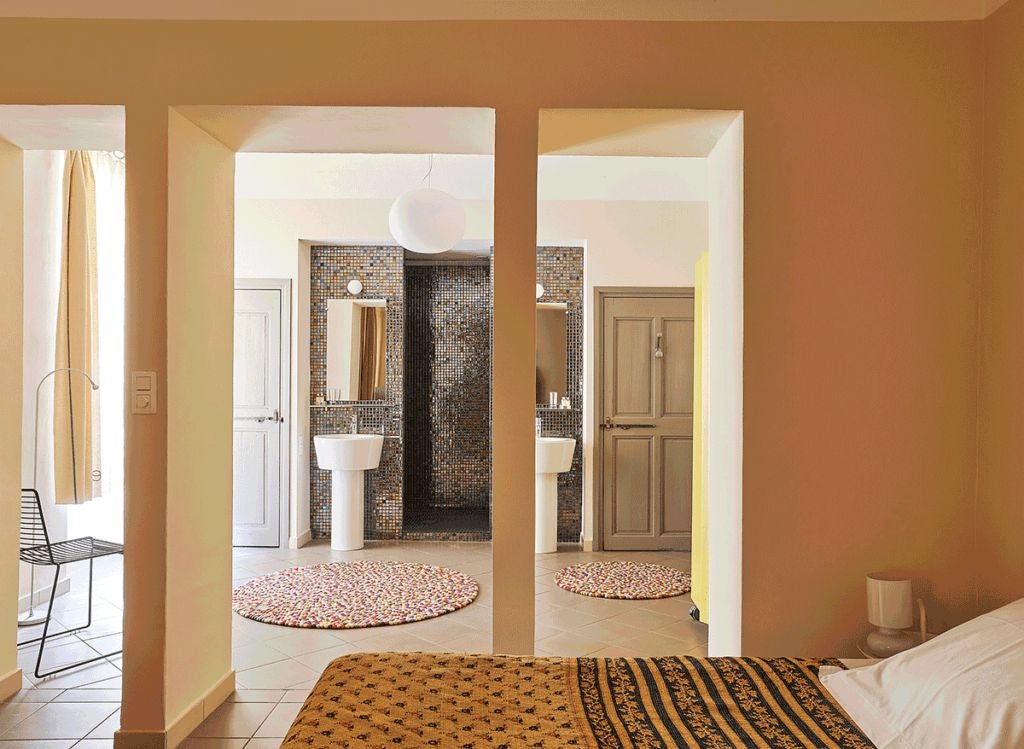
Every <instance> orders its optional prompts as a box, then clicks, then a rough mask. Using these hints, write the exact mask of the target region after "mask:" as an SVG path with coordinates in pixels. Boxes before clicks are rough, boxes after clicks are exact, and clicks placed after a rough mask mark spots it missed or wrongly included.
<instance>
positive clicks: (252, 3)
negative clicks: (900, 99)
mask: <svg viewBox="0 0 1024 749" xmlns="http://www.w3.org/2000/svg"><path fill="white" fill-rule="evenodd" d="M1004 2H1006V0H587V2H580V0H375V1H374V2H367V0H289V1H288V2H282V1H281V0H218V1H217V2H211V0H4V1H3V3H0V17H2V16H6V17H28V18H134V19H195V20H203V19H209V20H256V21H260V20H281V21H346V20H456V19H481V20H506V19H508V20H512V19H593V20H597V19H623V20H666V21H669V20H680V21H690V20H692V21H709V20H731V21H943V20H971V19H978V18H984V17H985V16H986V15H988V14H989V13H991V12H992V11H993V10H995V9H996V8H998V7H999V6H1000V5H1002V4H1003V3H1004Z"/></svg>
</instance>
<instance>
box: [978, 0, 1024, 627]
mask: <svg viewBox="0 0 1024 749" xmlns="http://www.w3.org/2000/svg"><path fill="white" fill-rule="evenodd" d="M985 46H986V59H985V90H986V101H985V244H984V250H983V252H982V261H981V315H980V324H981V336H980V340H981V355H980V369H979V374H980V378H979V401H980V402H979V417H978V430H979V434H978V437H979V439H978V529H977V533H978V540H977V545H978V552H979V555H978V587H979V604H980V606H981V608H982V610H987V609H991V608H993V607H996V606H999V605H1001V604H1004V603H1007V602H1008V601H1011V600H1014V599H1017V598H1020V597H1021V596H1024V543H1022V541H1021V534H1022V532H1024V472H1022V471H1021V455H1022V454H1024V391H1022V387H1024V386H1022V383H1024V2H1022V0H1011V2H1009V3H1007V4H1006V5H1005V6H1003V8H1001V9H1000V10H999V11H997V12H996V13H995V14H994V15H992V16H991V17H990V18H989V19H988V20H987V21H986V22H985Z"/></svg>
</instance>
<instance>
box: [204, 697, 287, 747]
mask: <svg viewBox="0 0 1024 749" xmlns="http://www.w3.org/2000/svg"><path fill="white" fill-rule="evenodd" d="M274 707H275V705H271V704H268V703H265V702H225V703H224V704H223V705H221V706H220V707H218V708H217V709H216V710H214V711H213V713H212V714H211V715H210V716H209V717H208V718H207V719H206V720H204V721H203V722H202V723H201V724H200V725H199V727H198V728H196V730H194V731H193V732H192V736H191V738H222V739H227V738H244V739H248V738H251V737H252V735H253V734H255V733H256V729H258V728H259V727H260V725H261V724H262V723H263V721H264V720H266V719H267V716H268V715H270V713H271V711H272V710H273V709H274Z"/></svg>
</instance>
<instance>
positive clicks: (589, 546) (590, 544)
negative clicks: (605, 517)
mask: <svg viewBox="0 0 1024 749" xmlns="http://www.w3.org/2000/svg"><path fill="white" fill-rule="evenodd" d="M593 550H594V539H592V538H584V539H583V551H593Z"/></svg>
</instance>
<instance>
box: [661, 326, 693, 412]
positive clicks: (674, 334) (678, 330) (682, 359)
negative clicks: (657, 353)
mask: <svg viewBox="0 0 1024 749" xmlns="http://www.w3.org/2000/svg"><path fill="white" fill-rule="evenodd" d="M662 327H663V330H664V334H663V335H662V361H663V363H664V367H665V369H664V371H665V376H664V378H663V379H662V387H663V389H664V390H663V393H662V396H663V403H664V404H665V408H664V411H663V415H665V416H690V417H692V416H693V318H692V317H691V318H690V319H689V320H686V319H671V318H665V320H664V321H663V323H662Z"/></svg>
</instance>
